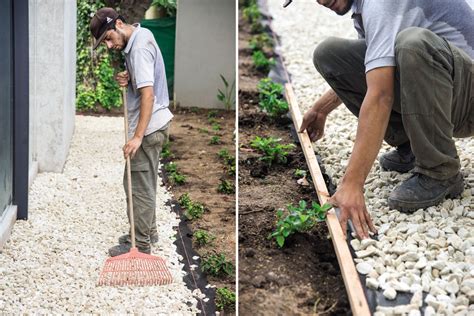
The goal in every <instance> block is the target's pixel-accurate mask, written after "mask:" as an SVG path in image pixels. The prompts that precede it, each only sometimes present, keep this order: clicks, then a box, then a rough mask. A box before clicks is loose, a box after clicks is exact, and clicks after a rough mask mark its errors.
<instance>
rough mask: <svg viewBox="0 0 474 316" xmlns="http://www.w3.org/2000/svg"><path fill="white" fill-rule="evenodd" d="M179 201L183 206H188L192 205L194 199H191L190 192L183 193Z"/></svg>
mask: <svg viewBox="0 0 474 316" xmlns="http://www.w3.org/2000/svg"><path fill="white" fill-rule="evenodd" d="M178 202H179V205H181V207H183V208H187V207H188V205H190V203H191V202H192V201H191V198H190V197H189V194H188V193H184V194H183V195H181V196H180V197H179V199H178Z"/></svg>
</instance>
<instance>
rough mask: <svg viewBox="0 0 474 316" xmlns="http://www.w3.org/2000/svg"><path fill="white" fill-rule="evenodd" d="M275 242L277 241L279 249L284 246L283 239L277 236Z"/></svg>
mask: <svg viewBox="0 0 474 316" xmlns="http://www.w3.org/2000/svg"><path fill="white" fill-rule="evenodd" d="M276 241H277V244H278V246H279V247H280V248H281V247H283V245H284V244H285V237H283V236H277V238H276Z"/></svg>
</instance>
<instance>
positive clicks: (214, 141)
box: [209, 136, 221, 145]
mask: <svg viewBox="0 0 474 316" xmlns="http://www.w3.org/2000/svg"><path fill="white" fill-rule="evenodd" d="M220 143H221V138H220V137H219V136H212V137H211V141H210V142H209V144H211V145H219V144H220Z"/></svg>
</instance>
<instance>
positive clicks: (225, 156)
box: [217, 148, 230, 161]
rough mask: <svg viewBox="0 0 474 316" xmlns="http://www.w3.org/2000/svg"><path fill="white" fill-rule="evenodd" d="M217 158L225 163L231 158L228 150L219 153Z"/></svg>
mask: <svg viewBox="0 0 474 316" xmlns="http://www.w3.org/2000/svg"><path fill="white" fill-rule="evenodd" d="M217 156H218V157H219V158H221V159H223V160H224V161H227V159H228V158H229V157H230V154H229V151H228V150H227V149H225V148H224V149H221V150H219V151H218V152H217Z"/></svg>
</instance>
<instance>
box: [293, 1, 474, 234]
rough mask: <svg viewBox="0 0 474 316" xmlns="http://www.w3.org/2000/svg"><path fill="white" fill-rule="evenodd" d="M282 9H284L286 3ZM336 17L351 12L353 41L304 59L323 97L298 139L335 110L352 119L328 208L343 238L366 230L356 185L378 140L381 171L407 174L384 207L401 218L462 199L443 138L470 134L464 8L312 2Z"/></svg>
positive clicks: (450, 145)
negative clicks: (322, 83) (353, 129)
mask: <svg viewBox="0 0 474 316" xmlns="http://www.w3.org/2000/svg"><path fill="white" fill-rule="evenodd" d="M287 2H288V3H286V4H289V3H291V1H287ZM317 2H318V3H319V4H320V5H323V6H325V7H327V8H329V9H331V10H332V11H335V12H336V13H337V14H339V15H343V14H346V13H347V12H349V11H352V18H353V21H354V25H355V28H356V30H357V32H358V34H359V39H357V40H350V39H340V38H328V39H327V40H325V41H323V42H322V43H320V44H319V45H318V46H317V47H316V49H315V51H314V55H313V61H314V65H315V67H316V69H317V70H318V71H319V72H320V73H321V75H322V76H323V77H324V78H325V79H326V81H327V82H328V84H329V86H330V87H331V90H329V91H328V92H326V93H325V94H324V95H323V96H322V97H321V98H320V99H319V100H317V101H316V103H315V104H314V105H313V107H312V108H311V109H310V110H309V111H308V112H307V113H306V114H305V116H304V119H303V123H302V126H301V130H300V131H304V130H305V129H306V130H307V131H308V133H309V136H310V138H311V139H312V140H313V141H315V140H318V139H320V138H321V137H322V135H323V131H324V125H325V121H326V117H327V115H328V114H329V113H330V112H331V111H332V110H334V109H335V108H336V107H337V106H339V105H340V104H341V103H342V102H343V103H344V104H345V105H346V107H347V108H348V109H349V110H350V111H351V112H352V113H353V114H354V115H356V116H357V117H358V118H359V123H358V127H357V136H356V140H355V144H354V148H353V152H352V154H351V158H350V161H349V164H348V166H347V169H346V171H345V174H344V177H343V178H342V180H341V182H340V184H339V187H338V190H337V192H336V193H335V194H334V196H333V197H332V199H331V203H332V204H333V205H335V206H339V208H340V210H341V215H340V218H339V221H340V223H341V226H342V227H343V230H344V231H345V228H346V224H347V221H348V220H349V219H350V220H351V221H352V223H353V224H354V226H355V229H356V232H357V234H358V236H359V237H361V238H366V237H368V231H369V230H371V231H373V232H375V227H374V225H373V223H372V221H371V218H370V215H369V213H368V212H367V209H366V206H365V200H364V193H363V192H364V191H363V189H364V182H365V179H366V177H367V175H368V173H369V171H370V169H371V167H372V165H373V163H374V161H375V158H376V157H377V154H378V152H379V150H380V147H381V144H382V140H385V141H386V142H387V143H388V144H389V145H391V146H394V147H396V150H392V151H390V152H388V153H385V154H383V155H382V156H381V157H380V165H381V167H382V168H383V169H385V170H393V171H398V172H402V173H403V172H408V171H410V170H411V171H412V172H413V174H412V176H411V177H410V178H409V179H407V180H406V181H404V182H403V183H402V184H401V185H399V186H398V187H397V188H395V190H393V191H392V192H391V193H390V195H389V198H388V206H389V207H390V208H392V209H397V210H399V211H403V212H414V211H416V210H417V209H420V208H427V207H429V206H433V205H436V204H438V203H440V202H441V201H442V200H443V199H444V198H445V197H451V198H454V197H456V196H458V195H459V194H460V193H462V192H463V188H464V184H463V176H462V174H461V172H460V161H459V157H458V154H457V150H456V146H455V143H454V140H453V137H469V136H473V135H474V66H473V59H474V11H473V7H474V5H473V3H474V1H472V0H452V1H432V0H416V1H412V0H400V1H380V0H318V1H317Z"/></svg>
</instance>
